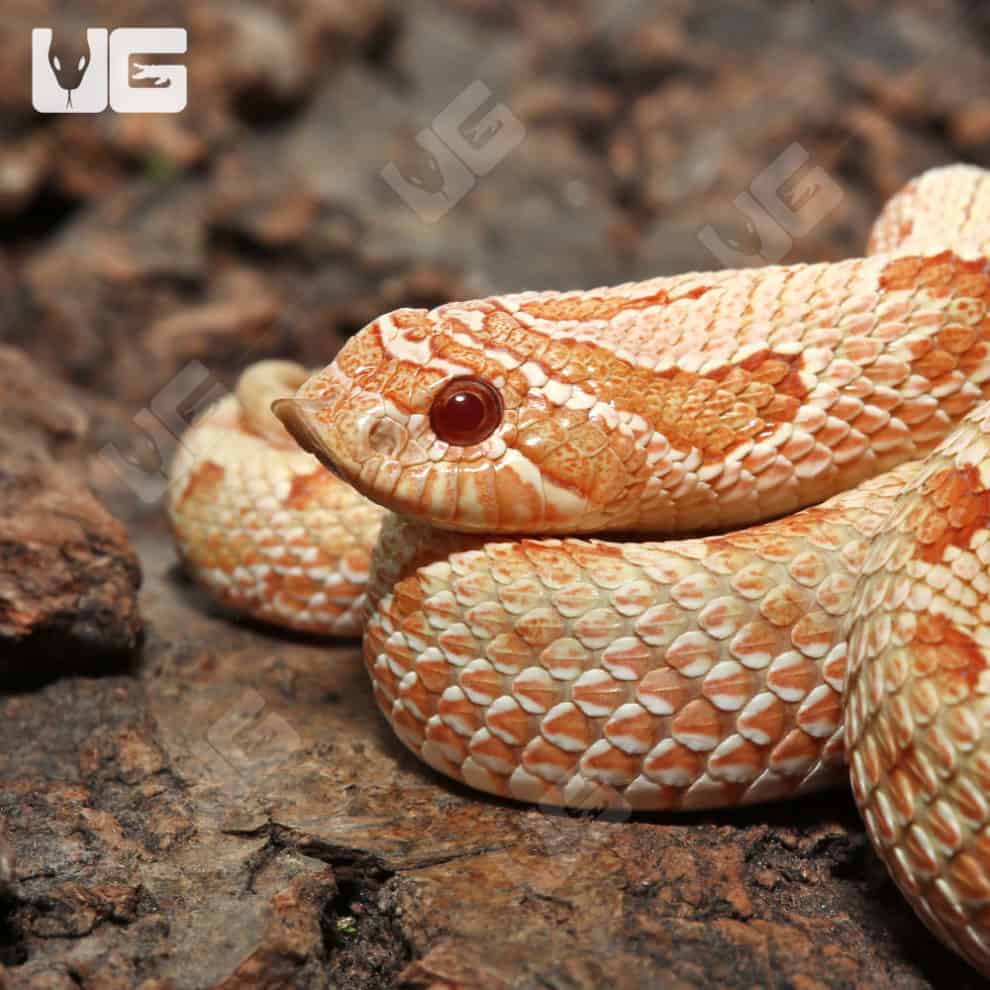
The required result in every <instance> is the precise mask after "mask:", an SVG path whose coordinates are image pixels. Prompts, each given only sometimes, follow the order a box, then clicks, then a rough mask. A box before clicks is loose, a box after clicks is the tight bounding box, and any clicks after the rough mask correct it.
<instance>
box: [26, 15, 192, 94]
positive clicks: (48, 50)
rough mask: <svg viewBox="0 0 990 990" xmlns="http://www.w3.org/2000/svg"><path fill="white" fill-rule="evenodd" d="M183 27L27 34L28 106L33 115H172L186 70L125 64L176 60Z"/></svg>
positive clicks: (44, 30) (181, 45) (41, 30)
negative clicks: (150, 59) (137, 57)
mask: <svg viewBox="0 0 990 990" xmlns="http://www.w3.org/2000/svg"><path fill="white" fill-rule="evenodd" d="M185 51H186V31H185V28H115V29H114V30H113V31H108V30H107V29H106V28H88V29H87V31H86V36H85V38H82V39H64V38H61V37H60V38H56V37H55V36H54V33H53V32H52V29H51V28H35V29H34V30H33V31H32V32H31V102H32V103H33V105H34V108H35V110H37V111H38V112H39V113H100V112H101V111H103V110H105V109H106V108H107V106H108V105H109V106H110V108H111V109H113V110H115V111H116V112H117V113H178V112H179V111H180V110H183V109H184V108H185V105H186V67H185V66H184V65H171V64H170V65H155V64H150V63H147V62H140V61H134V62H132V61H131V56H132V55H143V56H148V55H181V54H183V53H184V52H185Z"/></svg>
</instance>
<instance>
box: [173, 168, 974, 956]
mask: <svg viewBox="0 0 990 990" xmlns="http://www.w3.org/2000/svg"><path fill="white" fill-rule="evenodd" d="M870 250H871V253H870V255H869V256H867V257H865V258H859V259H852V260H849V261H845V262H839V263H835V264H825V265H793V266H786V267H770V268H765V269H757V270H746V271H725V272H718V273H708V274H690V275H684V276H679V277H674V278H660V279H653V280H650V281H647V282H642V283H636V284H628V285H622V286H617V287H614V288H606V289H598V290H591V291H583V292H564V293H556V292H544V293H519V294H516V295H508V296H500V297H496V298H490V299H484V300H477V301H470V302H460V303H451V304H448V305H445V306H441V307H438V308H437V309H435V310H432V311H430V312H427V311H424V310H398V311H395V312H393V313H389V314H387V315H385V316H382V317H380V318H379V319H377V320H375V321H374V322H373V323H372V324H370V325H369V326H368V327H366V328H365V329H364V330H363V331H361V333H359V334H357V335H356V336H355V337H354V338H352V339H351V340H350V341H348V343H347V344H346V345H345V346H344V347H343V348H342V350H341V351H340V353H339V354H338V356H337V358H336V360H335V361H334V362H333V363H332V364H331V365H330V366H329V367H328V368H326V369H324V370H323V371H321V372H319V373H317V374H315V375H313V376H312V377H310V378H309V379H308V380H305V381H303V379H304V377H305V375H304V373H303V372H302V371H301V369H299V368H298V367H295V366H287V365H284V364H279V365H277V366H272V365H263V366H260V369H252V370H249V372H247V373H246V375H245V378H244V379H243V380H242V384H241V386H240V388H239V394H238V398H237V399H236V400H235V399H233V398H232V399H229V400H226V402H225V403H223V404H221V405H220V406H218V407H217V408H216V409H215V410H213V411H211V412H210V413H208V414H207V415H206V416H204V417H203V418H202V419H201V420H200V422H199V423H197V424H196V426H194V428H193V430H192V431H191V432H190V435H189V437H188V438H186V440H185V447H184V450H183V452H182V454H181V455H180V458H179V461H178V464H177V468H176V472H175V474H176V481H175V483H174V484H173V486H172V491H171V503H170V513H171V518H172V523H173V527H174V530H175V532H176V535H177V538H178V541H179V544H180V547H181V549H182V553H183V556H184V557H185V559H186V560H187V562H188V563H189V565H190V569H191V570H192V572H193V573H194V574H195V575H196V576H197V577H198V578H199V579H200V580H201V581H202V582H203V583H204V584H206V585H207V586H208V587H209V588H210V589H211V590H213V591H214V592H216V593H217V594H218V595H219V597H221V598H222V599H223V600H224V601H225V602H227V603H228V604H230V605H232V606H233V607H235V608H237V609H239V610H241V611H244V612H248V613H250V614H253V615H256V616H259V617H261V618H264V619H266V620H268V621H274V622H278V623H280V624H283V625H286V626H290V627H295V628H303V629H306V630H309V631H315V632H327V633H331V632H345V633H346V632H353V631H356V629H357V626H358V624H359V619H360V616H361V615H362V614H363V615H364V616H365V626H364V656H365V663H366V666H367V668H368V671H369V673H370V675H371V678H372V682H373V684H374V689H375V696H376V698H377V700H378V703H379V705H380V706H381V708H382V711H383V712H384V714H385V716H386V718H387V719H388V720H389V722H390V723H391V725H392V726H393V728H394V729H395V731H396V733H397V734H398V735H399V736H400V738H401V739H402V740H403V741H404V742H405V744H406V745H407V746H409V747H410V748H411V749H412V750H413V751H414V752H415V753H416V754H417V755H419V756H420V757H421V758H422V759H424V760H425V761H426V762H428V763H429V764H430V765H432V766H434V767H436V768H437V769H439V770H441V771H442V772H444V773H446V774H448V775H449V776H451V777H454V778H456V779H459V780H463V781H465V782H466V783H467V784H469V785H471V786H474V787H476V788H478V789H480V790H484V791H487V792H490V793H493V794H499V795H503V796H506V797H511V798H516V799H519V800H523V801H532V802H541V803H548V804H562V805H569V806H575V807H581V808H590V807H602V806H609V807H623V808H629V809H633V810H639V809H680V808H705V807H719V806H727V805H734V804H739V803H744V802H755V801H764V800H769V799H774V798H780V797H784V796H788V795H796V794H802V793H806V792H809V791H812V790H815V789H817V788H820V787H823V786H826V785H829V784H832V783H834V782H836V781H837V780H841V779H844V778H845V776H846V774H847V773H848V771H847V769H846V761H847V753H848V756H849V758H850V760H851V768H852V779H853V786H854V791H855V794H856V798H857V801H858V803H859V805H860V808H861V810H862V811H863V814H864V818H865V820H866V823H867V827H868V830H869V833H870V835H871V838H872V839H873V841H874V843H875V844H876V846H877V849H878V850H879V851H880V853H881V855H882V856H883V857H884V859H885V861H886V862H887V863H888V865H889V867H890V869H891V872H892V874H893V876H894V877H895V879H896V881H897V883H898V884H899V886H900V887H901V889H902V890H903V891H904V892H905V894H906V895H907V896H908V897H909V898H910V899H911V902H912V904H913V905H914V906H915V908H916V910H917V911H918V913H919V915H920V916H921V917H922V918H923V919H924V920H925V921H926V922H927V923H928V924H929V926H930V927H931V928H932V929H933V930H934V931H935V932H937V933H938V934H939V936H940V937H941V938H943V939H944V940H945V941H946V942H947V943H949V944H950V945H952V946H953V947H954V948H955V949H957V950H958V951H959V952H961V953H962V954H964V955H965V956H966V957H967V958H968V959H970V960H971V961H972V962H973V963H974V964H976V965H977V966H978V967H979V968H981V969H982V970H983V971H984V972H985V973H988V974H990V797H988V796H987V795H990V748H988V747H987V745H986V743H985V742H984V739H988V738H990V734H988V732H987V731H986V728H985V726H987V724H988V717H990V709H988V701H987V698H988V696H990V672H988V668H987V663H988V658H990V652H988V651H990V568H988V564H990V405H988V404H987V402H986V400H987V399H990V262H988V258H990V174H988V173H985V172H983V171H981V170H979V169H976V168H970V167H965V166H953V167H949V168H944V169H937V170H934V171H932V172H929V173H926V174H925V175H924V176H921V177H920V178H919V179H916V180H915V181H914V182H912V183H911V184H910V185H909V186H908V187H906V189H905V190H903V191H902V192H901V193H900V194H898V196H896V197H895V198H894V199H893V200H892V201H891V202H890V204H888V206H887V207H886V208H885V210H884V211H883V213H882V215H881V217H880V218H879V220H878V221H877V224H876V226H875V229H874V232H873V235H872V238H871V243H870ZM462 381H463V382H465V383H467V384H466V385H465V387H464V390H463V391H462V392H458V388H459V386H458V383H459V382H462ZM297 387H298V390H295V389H296V388H297ZM294 390H295V392H294V395H293V397H292V398H288V396H289V395H291V394H292V393H293V391H294ZM452 390H453V391H452ZM451 395H452V396H453V398H452V399H450V402H449V403H448V402H447V399H448V398H449V397H450V396H451ZM272 399H278V401H277V402H276V404H275V408H276V411H277V414H278V417H279V419H280V420H281V422H282V423H283V424H284V425H285V427H286V428H287V430H288V434H287V433H286V432H285V430H283V429H282V426H280V425H279V424H278V423H277V422H276V421H275V420H274V419H273V418H272V417H271V416H269V415H268V413H267V407H268V405H269V404H270V402H271V400H272ZM441 399H443V402H444V403H445V405H444V410H445V411H444V416H447V415H450V416H452V417H453V420H452V421H451V422H450V423H445V421H444V417H443V416H438V414H437V408H438V404H439V403H440V400H441ZM450 410H453V411H452V412H451V411H450ZM472 417H474V419H473V420H472ZM472 423H473V424H474V426H476V427H477V431H476V433H472V429H473V427H472ZM482 427H483V428H482ZM289 434H291V436H292V437H293V438H294V439H295V440H296V441H297V442H298V443H299V444H300V445H301V446H302V447H303V448H304V449H305V451H307V452H308V453H303V452H302V451H300V450H299V449H298V448H296V447H294V446H293V445H292V443H291V441H290V439H289ZM464 437H467V439H464ZM452 438H453V439H452ZM313 455H315V457H314V456H313ZM320 464H322V465H323V467H321V466H320ZM325 468H329V470H325ZM358 493H360V494H358ZM365 497H367V498H365ZM368 499H370V500H371V501H368ZM379 506H382V507H384V509H388V510H392V514H389V513H386V512H384V510H383V509H382V508H379ZM765 520H774V521H769V522H768V521H765ZM383 521H384V522H383ZM741 526H749V527H750V528H748V529H739V528H738V527H741ZM592 533H595V534H601V536H609V537H611V538H608V539H605V538H601V537H600V538H588V539H578V538H576V537H575V534H592ZM699 533H708V534H710V535H705V536H699V535H698V534H699ZM659 536H669V537H676V539H673V540H669V541H667V542H652V538H655V537H659ZM644 539H646V540H650V541H649V542H643V540H644ZM376 540H377V545H376V546H375V550H374V558H373V560H372V559H371V548H372V546H373V545H375V542H376Z"/></svg>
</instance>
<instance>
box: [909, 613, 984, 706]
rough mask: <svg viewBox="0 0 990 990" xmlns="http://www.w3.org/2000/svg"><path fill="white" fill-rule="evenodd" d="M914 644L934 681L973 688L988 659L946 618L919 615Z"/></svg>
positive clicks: (969, 638)
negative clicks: (953, 681)
mask: <svg viewBox="0 0 990 990" xmlns="http://www.w3.org/2000/svg"><path fill="white" fill-rule="evenodd" d="M915 642H916V645H915V651H916V653H917V654H918V657H919V659H920V660H921V661H922V663H923V664H924V669H925V670H926V671H930V672H933V673H935V675H936V676H937V677H940V678H944V679H951V680H957V679H958V680H962V681H963V683H965V684H966V685H967V686H968V687H970V688H973V687H975V686H976V683H977V681H978V680H979V677H980V674H981V673H982V672H983V671H984V670H986V669H987V658H986V656H985V654H984V653H983V650H982V649H981V648H980V646H979V644H977V642H976V641H975V640H974V639H972V638H971V637H970V636H968V635H967V634H966V633H964V632H963V631H962V630H961V629H958V628H957V627H956V626H955V625H953V623H952V621H951V620H950V619H949V618H948V616H945V615H937V614H936V615H933V614H929V613H926V614H922V615H919V616H918V625H917V629H916V632H915Z"/></svg>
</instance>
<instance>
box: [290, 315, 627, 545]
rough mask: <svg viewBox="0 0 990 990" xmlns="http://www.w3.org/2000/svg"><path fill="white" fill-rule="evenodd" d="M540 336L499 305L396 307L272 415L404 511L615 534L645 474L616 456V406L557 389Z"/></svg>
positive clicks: (457, 521) (354, 480)
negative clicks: (638, 475) (634, 481)
mask: <svg viewBox="0 0 990 990" xmlns="http://www.w3.org/2000/svg"><path fill="white" fill-rule="evenodd" d="M542 339H543V341H544V343H545V338H542ZM540 340H541V338H539V337H534V335H533V334H532V333H531V332H530V331H529V330H528V329H527V328H525V327H524V326H523V325H522V324H521V323H520V322H519V321H517V320H516V319H515V318H514V316H513V315H512V314H511V313H510V312H509V311H508V310H507V309H506V308H505V307H504V306H502V304H501V301H496V300H480V301H473V302H467V303H452V304H449V305H446V306H441V307H438V308H437V309H434V310H432V311H429V312H427V311H426V310H419V309H401V310H396V311H394V312H392V313H389V314H387V315H385V316H382V317H379V318H378V319H377V320H375V321H374V322H372V323H371V324H369V325H368V326H366V327H365V328H364V329H363V330H362V331H361V332H360V333H358V334H356V335H355V336H354V337H352V338H351V339H350V340H349V341H347V343H346V344H345V345H344V346H343V347H342V348H341V350H340V351H339V353H338V354H337V357H336V359H335V360H334V361H333V363H332V364H330V365H329V366H328V367H326V368H324V369H323V370H322V371H320V372H318V373H317V374H316V375H314V376H313V377H311V378H310V379H309V380H308V381H307V382H305V384H303V386H302V387H301V388H300V389H299V391H298V392H297V393H296V395H295V396H294V397H293V398H292V399H283V400H280V401H279V402H277V403H276V404H275V405H274V406H273V409H274V411H275V414H276V415H277V416H278V417H279V419H280V420H281V421H282V423H283V424H284V425H285V427H286V428H287V429H288V431H289V432H290V433H291V434H292V436H293V437H295V439H296V441H297V442H298V443H299V444H300V445H301V446H302V447H304V448H305V449H306V450H308V451H310V452H311V453H313V454H315V455H316V456H317V457H318V458H319V459H320V460H321V461H322V462H323V464H324V465H326V466H327V467H328V468H329V469H330V470H332V471H333V472H334V473H335V474H337V475H338V476H340V477H342V478H343V479H344V480H346V481H348V482H349V483H350V484H352V485H353V486H354V487H355V488H356V489H357V490H358V491H360V492H361V493H362V494H364V495H366V496H367V497H369V498H371V499H372V500H374V501H376V502H378V503H379V504H381V505H384V506H385V507H386V508H389V509H392V510H393V511H395V512H398V513H400V514H402V515H405V516H409V517H412V518H415V519H419V520H422V521H425V522H429V523H430V524H432V525H434V526H437V527H440V528H444V529H453V530H459V531H463V532H485V533H507V532H513V533H526V532H540V533H546V532H571V533H573V532H589V531H594V530H598V529H602V528H606V527H607V528H618V527H619V526H620V525H621V523H622V522H623V521H626V520H624V519H623V516H622V513H623V511H624V505H625V503H624V502H623V500H622V496H623V495H625V494H627V493H628V492H627V489H629V487H630V485H629V479H630V470H634V469H635V468H636V465H635V464H633V460H634V459H633V458H630V457H628V456H627V457H625V458H624V459H623V458H622V457H621V456H619V454H618V453H617V452H616V451H615V450H614V449H612V448H611V447H610V434H611V432H612V430H613V429H614V427H615V412H614V409H611V408H598V407H600V406H602V405H603V404H602V403H596V402H594V401H584V399H583V398H582V399H581V400H580V401H578V399H577V395H578V393H577V390H575V389H572V388H570V387H565V386H564V385H562V384H561V383H559V382H554V381H552V380H551V378H550V377H549V376H548V374H547V371H546V368H545V367H544V366H543V365H542V364H541V363H540V362H539V361H538V360H537V359H536V358H537V356H538V355H537V354H535V353H534V351H535V349H538V347H539V343H540ZM568 399H571V400H573V401H570V402H569V403H568V401H567V400H568ZM623 442H628V438H625V440H624V441H623ZM640 460H642V458H641V459H640ZM628 502H629V504H630V505H632V504H634V503H635V499H634V498H632V497H630V498H629V499H628ZM603 506H604V509H603V508H602V507H603ZM617 520H618V522H617Z"/></svg>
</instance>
